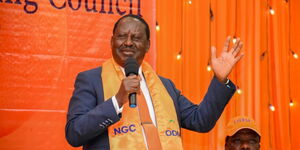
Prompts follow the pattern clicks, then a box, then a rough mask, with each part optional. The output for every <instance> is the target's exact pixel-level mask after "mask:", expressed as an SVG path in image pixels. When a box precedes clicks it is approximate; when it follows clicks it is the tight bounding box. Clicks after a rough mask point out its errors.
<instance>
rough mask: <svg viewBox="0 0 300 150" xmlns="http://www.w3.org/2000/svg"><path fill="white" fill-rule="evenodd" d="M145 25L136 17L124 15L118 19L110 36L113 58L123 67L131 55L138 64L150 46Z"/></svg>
mask: <svg viewBox="0 0 300 150" xmlns="http://www.w3.org/2000/svg"><path fill="white" fill-rule="evenodd" d="M145 28H146V26H145V25H144V24H143V23H142V22H140V21H139V20H138V19H136V18H132V17H126V18H123V19H122V20H120V22H119V24H118V25H117V27H116V30H115V33H114V35H113V36H112V38H111V49H112V55H113V58H114V60H115V61H116V62H117V63H118V64H119V65H120V66H123V67H124V63H125V61H126V59H127V58H129V57H133V58H135V59H136V60H137V62H138V63H139V65H140V64H141V63H142V62H143V59H144V56H145V54H146V53H147V52H148V49H149V47H150V41H149V40H148V39H147V36H146V30H145Z"/></svg>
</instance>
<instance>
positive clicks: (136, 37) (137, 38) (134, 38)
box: [132, 36, 141, 41]
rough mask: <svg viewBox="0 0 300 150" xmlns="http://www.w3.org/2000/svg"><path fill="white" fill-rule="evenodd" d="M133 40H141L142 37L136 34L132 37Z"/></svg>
mask: <svg viewBox="0 0 300 150" xmlns="http://www.w3.org/2000/svg"><path fill="white" fill-rule="evenodd" d="M132 40H133V41H140V40H141V37H139V36H134V37H132Z"/></svg>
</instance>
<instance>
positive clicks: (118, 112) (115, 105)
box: [111, 96, 123, 115]
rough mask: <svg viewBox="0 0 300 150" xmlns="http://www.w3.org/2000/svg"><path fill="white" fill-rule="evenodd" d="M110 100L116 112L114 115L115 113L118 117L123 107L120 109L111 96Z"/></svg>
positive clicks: (114, 98)
mask: <svg viewBox="0 0 300 150" xmlns="http://www.w3.org/2000/svg"><path fill="white" fill-rule="evenodd" d="M111 99H112V102H113V105H114V108H115V110H116V113H117V115H119V114H120V113H122V110H123V107H121V108H120V107H119V104H118V101H117V99H116V97H115V96H113V97H112V98H111Z"/></svg>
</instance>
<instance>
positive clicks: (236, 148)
mask: <svg viewBox="0 0 300 150" xmlns="http://www.w3.org/2000/svg"><path fill="white" fill-rule="evenodd" d="M259 149H260V137H259V135H258V134H257V133H256V132H255V131H253V130H251V129H242V130H240V131H238V132H237V133H236V134H234V135H233V136H231V137H229V139H228V140H227V141H226V144H225V150H259Z"/></svg>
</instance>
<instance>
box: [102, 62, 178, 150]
mask: <svg viewBox="0 0 300 150" xmlns="http://www.w3.org/2000/svg"><path fill="white" fill-rule="evenodd" d="M142 68H143V74H144V77H145V80H146V83H147V87H148V89H149V92H150V96H151V99H152V103H153V107H154V112H155V117H156V122H157V128H158V134H159V138H160V141H161V145H162V148H163V149H165V150H173V149H176V150H179V149H182V141H181V136H180V129H179V125H178V121H177V114H176V111H175V107H174V104H173V100H172V99H171V97H170V95H169V94H168V92H167V90H166V88H165V87H164V85H163V83H162V82H161V80H160V79H159V77H158V76H157V75H156V73H155V72H154V71H153V70H152V68H151V66H150V65H149V64H147V63H146V62H143V64H142ZM101 77H102V82H103V90H104V98H105V100H108V99H109V98H111V97H112V96H114V95H116V93H117V92H118V90H119V87H120V84H121V80H122V79H123V78H124V74H123V72H122V70H121V68H120V66H119V65H118V64H117V63H115V62H114V60H113V59H112V58H111V59H109V60H107V61H106V62H104V63H103V67H102V74H101ZM108 135H109V143H110V149H111V150H119V149H128V150H132V149H139V150H144V149H146V145H145V141H144V137H143V131H142V126H141V121H140V117H139V113H138V109H137V108H130V107H129V106H128V103H126V104H124V105H123V112H122V118H121V120H120V121H118V122H117V123H115V124H113V125H111V126H110V127H109V128H108Z"/></svg>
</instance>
